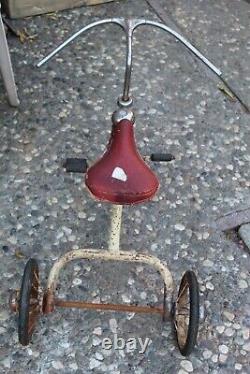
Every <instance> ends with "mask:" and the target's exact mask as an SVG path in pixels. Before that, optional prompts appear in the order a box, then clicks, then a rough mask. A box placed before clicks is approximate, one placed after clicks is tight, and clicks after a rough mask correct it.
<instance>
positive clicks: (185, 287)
mask: <svg viewBox="0 0 250 374" xmlns="http://www.w3.org/2000/svg"><path fill="white" fill-rule="evenodd" d="M187 287H188V284H187V283H186V284H185V286H184V287H183V289H182V290H181V292H180V294H179V295H178V297H177V302H178V301H179V300H180V298H181V297H182V295H183V293H184V291H186V289H187Z"/></svg>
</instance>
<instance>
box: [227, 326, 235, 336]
mask: <svg viewBox="0 0 250 374" xmlns="http://www.w3.org/2000/svg"><path fill="white" fill-rule="evenodd" d="M234 334H235V330H233V329H232V328H231V327H228V328H227V329H226V330H225V335H226V336H233V335H234Z"/></svg>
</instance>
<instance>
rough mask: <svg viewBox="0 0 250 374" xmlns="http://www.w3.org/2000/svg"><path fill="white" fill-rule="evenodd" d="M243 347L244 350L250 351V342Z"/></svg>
mask: <svg viewBox="0 0 250 374" xmlns="http://www.w3.org/2000/svg"><path fill="white" fill-rule="evenodd" d="M242 348H243V349H244V351H247V352H250V342H249V343H246V344H244V345H243V347H242Z"/></svg>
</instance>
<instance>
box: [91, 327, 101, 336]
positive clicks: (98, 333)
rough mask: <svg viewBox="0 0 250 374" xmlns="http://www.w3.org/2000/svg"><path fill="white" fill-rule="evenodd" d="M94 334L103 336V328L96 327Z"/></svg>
mask: <svg viewBox="0 0 250 374" xmlns="http://www.w3.org/2000/svg"><path fill="white" fill-rule="evenodd" d="M93 334H95V335H98V336H100V335H102V328H101V327H96V328H95V329H94V331H93Z"/></svg>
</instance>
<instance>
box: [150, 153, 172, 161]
mask: <svg viewBox="0 0 250 374" xmlns="http://www.w3.org/2000/svg"><path fill="white" fill-rule="evenodd" d="M150 160H151V161H155V162H161V161H165V162H168V161H172V160H175V157H174V155H172V154H171V153H152V154H151V156H150Z"/></svg>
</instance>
